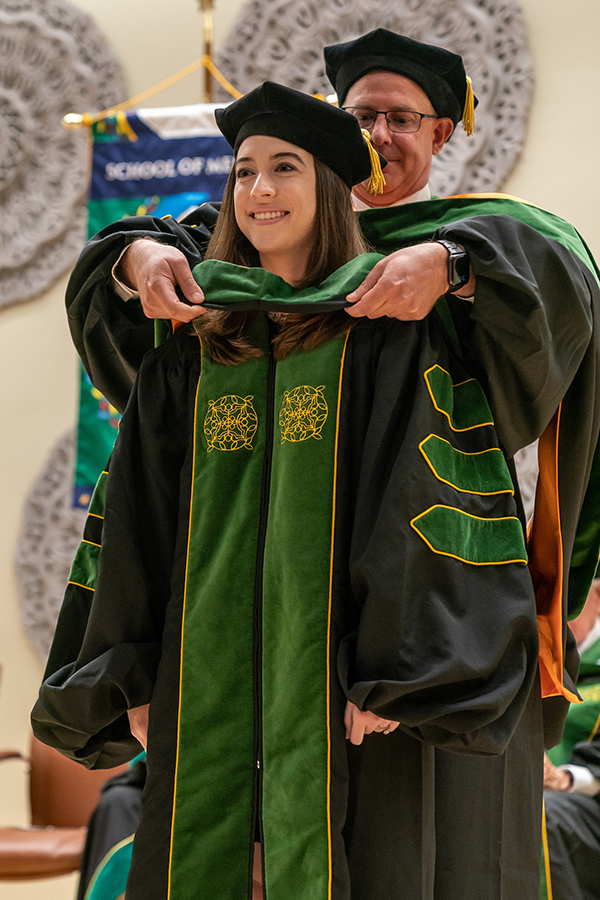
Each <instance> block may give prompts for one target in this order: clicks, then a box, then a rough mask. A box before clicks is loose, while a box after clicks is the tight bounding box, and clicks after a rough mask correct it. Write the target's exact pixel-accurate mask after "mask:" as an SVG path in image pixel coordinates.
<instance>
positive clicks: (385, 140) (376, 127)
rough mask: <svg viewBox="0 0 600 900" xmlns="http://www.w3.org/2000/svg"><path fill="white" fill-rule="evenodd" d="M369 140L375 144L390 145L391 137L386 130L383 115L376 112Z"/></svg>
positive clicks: (388, 130) (385, 121) (386, 126)
mask: <svg viewBox="0 0 600 900" xmlns="http://www.w3.org/2000/svg"><path fill="white" fill-rule="evenodd" d="M371 140H372V141H373V143H375V144H379V145H381V144H391V142H392V137H391V134H390V129H389V128H388V123H387V119H386V117H385V113H382V112H378V113H376V115H375V121H374V123H373V127H372V128H371Z"/></svg>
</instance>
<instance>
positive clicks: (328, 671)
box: [326, 329, 350, 900]
mask: <svg viewBox="0 0 600 900" xmlns="http://www.w3.org/2000/svg"><path fill="white" fill-rule="evenodd" d="M349 336H350V329H348V331H347V332H346V339H345V341H344V349H343V351H342V358H341V360H340V377H339V381H338V400H337V409H336V420H335V447H334V457H333V498H332V512H331V557H330V563H329V606H328V609H327V654H326V662H327V669H326V683H327V700H326V709H327V862H328V880H327V897H328V900H330V898H331V890H332V884H333V860H332V850H331V659H330V653H331V607H332V601H333V552H334V544H335V504H336V499H337V469H338V465H337V462H338V444H339V435H340V410H341V405H342V382H343V378H344V361H345V359H346V348H347V346H348V338H349Z"/></svg>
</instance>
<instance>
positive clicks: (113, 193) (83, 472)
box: [73, 104, 233, 509]
mask: <svg viewBox="0 0 600 900" xmlns="http://www.w3.org/2000/svg"><path fill="white" fill-rule="evenodd" d="M217 106H222V104H196V105H193V106H180V107H166V108H163V109H138V110H130V111H129V112H128V113H119V114H118V115H116V116H111V117H109V118H107V119H103V120H102V121H100V122H96V123H95V124H94V125H93V126H92V128H91V138H92V142H93V143H92V167H91V181H90V198H89V203H88V237H91V236H92V235H94V234H97V233H98V232H99V231H101V230H102V229H103V228H105V227H106V226H107V225H110V224H112V223H113V222H115V221H118V220H119V219H123V218H126V217H129V216H138V215H139V216H142V215H153V216H157V217H159V218H160V217H164V216H172V217H173V218H174V219H177V218H181V217H182V216H183V215H185V213H186V212H187V211H188V210H190V209H193V208H195V207H197V206H199V205H200V204H202V203H205V202H206V201H211V200H213V201H214V200H220V199H221V197H222V194H223V189H224V187H225V182H226V180H227V175H228V174H229V171H230V169H231V166H232V163H233V154H232V150H231V147H230V146H229V144H228V143H227V141H226V140H225V138H224V137H223V136H222V134H221V132H220V131H219V130H218V128H217V126H216V123H215V118H214V110H215V109H216V108H217ZM119 419H120V416H119V413H118V412H117V410H116V409H115V408H114V407H113V406H111V405H110V404H109V403H108V401H107V400H106V399H105V398H104V397H103V396H102V394H101V393H100V392H99V391H98V390H96V388H94V387H93V385H92V384H91V382H90V380H89V378H88V376H87V375H86V373H85V371H84V369H83V367H81V376H80V400H79V420H78V426H77V457H76V463H75V479H74V481H75V484H74V494H73V505H74V506H75V507H78V508H80V509H87V507H88V505H89V502H90V497H91V496H92V491H93V488H94V485H95V483H96V480H97V478H98V476H99V475H100V473H101V472H102V470H103V468H104V466H105V465H106V460H107V458H108V456H109V454H110V452H111V450H112V446H113V444H114V441H115V438H116V435H117V429H118V424H119Z"/></svg>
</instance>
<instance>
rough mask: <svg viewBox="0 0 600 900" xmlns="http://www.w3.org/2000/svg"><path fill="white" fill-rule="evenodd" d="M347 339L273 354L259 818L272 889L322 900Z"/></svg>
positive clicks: (326, 877) (326, 878)
mask: <svg viewBox="0 0 600 900" xmlns="http://www.w3.org/2000/svg"><path fill="white" fill-rule="evenodd" d="M344 347H345V340H344V338H337V339H336V340H333V341H329V342H328V343H327V344H326V345H325V346H323V347H320V348H319V349H317V350H313V351H310V352H307V353H302V354H295V355H293V356H291V357H289V358H288V359H286V360H285V361H284V362H281V363H278V366H277V380H276V391H275V396H276V408H275V415H276V425H277V427H276V440H275V442H274V449H273V471H272V479H271V503H270V506H269V523H268V531H267V548H266V553H265V573H264V599H263V651H264V652H263V741H264V772H263V779H264V780H263V829H264V835H265V848H266V855H265V885H266V893H267V896H273V897H281V898H287V897H293V898H295V900H312V898H314V897H320V898H323V900H326V898H327V897H328V896H330V890H331V886H330V864H329V861H330V852H331V850H330V841H331V837H330V833H329V784H328V778H329V770H330V759H329V732H328V727H329V725H328V723H329V693H330V687H329V615H330V610H329V593H330V576H331V533H332V528H333V508H334V476H335V458H336V442H337V416H338V405H339V390H340V371H341V364H342V359H343V352H344ZM307 372H310V379H311V380H310V384H307V383H306V381H307ZM292 720H293V721H294V723H295V724H294V729H293V730H292V731H290V728H289V723H290V721H292ZM283 786H285V790H283ZM291 834H293V835H294V840H293V842H290V841H289V839H288V840H286V837H285V836H286V835H291ZM301 870H302V871H303V878H302V881H301V882H298V872H299V871H301Z"/></svg>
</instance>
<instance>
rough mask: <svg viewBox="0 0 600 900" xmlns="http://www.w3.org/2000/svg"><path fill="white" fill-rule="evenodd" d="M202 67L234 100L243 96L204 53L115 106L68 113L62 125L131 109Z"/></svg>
mask: <svg viewBox="0 0 600 900" xmlns="http://www.w3.org/2000/svg"><path fill="white" fill-rule="evenodd" d="M202 68H207V69H208V71H209V72H210V73H211V75H212V76H213V77H214V78H215V79H216V81H218V82H219V84H220V85H221V87H223V88H224V89H225V90H226V91H227V93H228V94H230V95H231V96H232V97H233V98H234V99H235V100H239V99H240V97H243V94H241V93H240V91H238V90H237V89H236V88H234V87H233V85H232V84H230V83H229V82H228V81H227V79H226V78H225V76H224V75H223V74H222V73H221V72H219V70H218V69H217V67H216V66H215V64H214V63H213V61H212V59H211V58H210V57H209V56H206V55H205V56H203V57H202V58H201V59H197V60H196V62H193V63H190V65H189V66H186V67H185V68H184V69H181V71H179V72H176V73H175V74H174V75H171V76H170V78H165V80H164V81H161V82H160V84H156V85H155V86H154V87H151V88H148V90H146V91H142V93H141V94H136V95H135V97H131V98H130V99H129V100H125V101H124V102H123V103H117V104H116V105H115V106H111V107H109V109H103V110H102V112H98V113H84V114H83V115H80V114H79V113H69V114H68V115H66V116H65V117H64V118H63V125H64V126H65V128H81V127H82V126H85V127H87V128H89V127H90V126H91V125H93V124H94V123H95V122H101V121H102V119H107V118H108V117H109V116H116V115H118V113H121V112H125V110H127V109H132V108H133V107H134V106H137V105H138V104H139V103H142V102H143V101H144V100H148V99H149V98H150V97H154V95H155V94H159V93H160V92H161V91H164V90H165V88H168V87H171V85H173V84H177V82H178V81H181V80H182V79H183V78H187V76H188V75H191V74H192V73H193V72H197V71H198V69H202Z"/></svg>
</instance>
